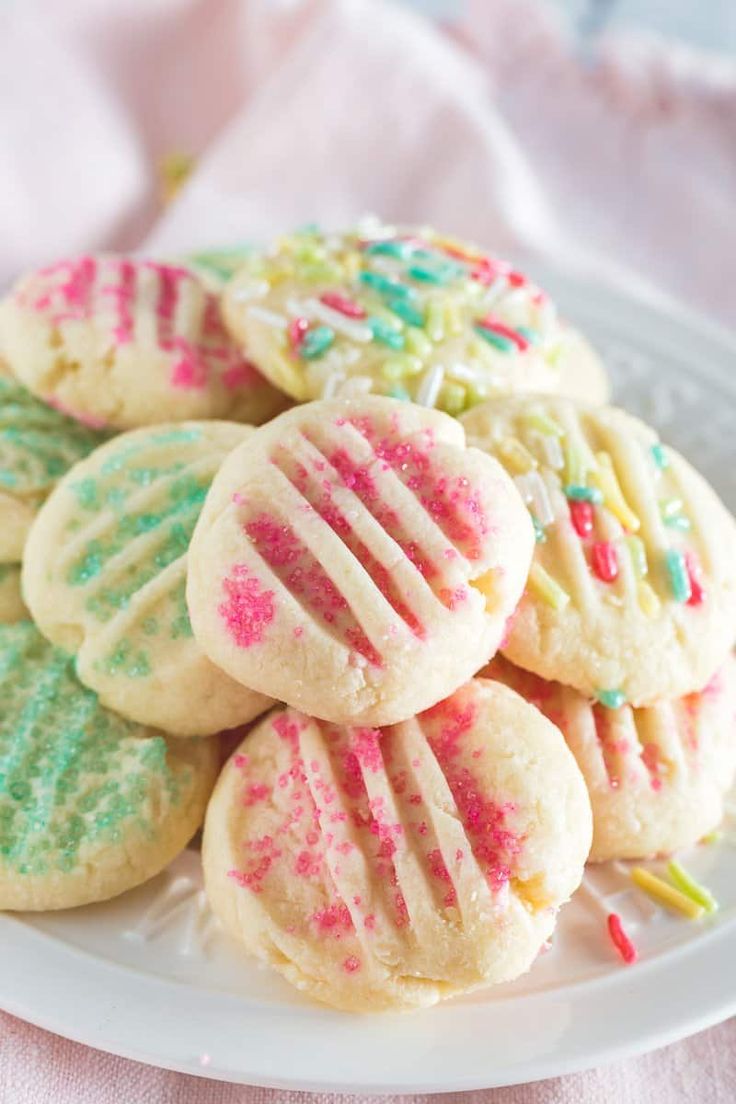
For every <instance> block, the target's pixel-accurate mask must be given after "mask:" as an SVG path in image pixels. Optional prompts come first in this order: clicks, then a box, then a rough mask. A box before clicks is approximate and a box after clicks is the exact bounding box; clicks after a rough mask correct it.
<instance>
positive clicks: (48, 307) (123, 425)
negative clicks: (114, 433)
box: [0, 255, 287, 429]
mask: <svg viewBox="0 0 736 1104" xmlns="http://www.w3.org/2000/svg"><path fill="white" fill-rule="evenodd" d="M0 354H2V355H3V356H4V357H5V358H6V360H7V361H8V363H9V364H10V367H11V369H12V371H13V373H14V374H15V375H16V376H17V377H18V379H19V380H21V381H22V382H23V383H24V384H25V385H26V386H27V387H28V388H30V390H31V391H33V392H34V394H36V395H37V396H39V398H41V399H43V400H44V401H45V402H48V403H51V404H52V405H54V406H56V407H58V408H59V409H60V410H63V411H66V412H67V413H69V414H72V415H73V416H74V417H76V418H78V419H79V420H80V421H84V422H87V423H88V424H90V425H93V426H110V427H114V428H117V429H132V428H135V427H136V426H144V425H151V424H154V423H156V422H167V421H176V422H179V421H185V420H187V419H190V418H230V419H232V420H233V421H239V422H251V423H257V422H262V421H266V420H267V419H268V418H270V417H272V416H273V415H274V414H276V413H277V412H278V411H280V410H283V409H284V407H285V406H286V405H287V401H286V399H285V397H284V396H283V395H282V394H281V393H280V392H278V391H277V390H276V389H275V388H274V387H272V386H271V384H269V383H268V382H267V381H266V380H265V379H264V378H263V376H261V375H260V373H259V372H257V371H256V369H255V368H254V366H253V364H252V363H251V362H250V360H248V358H247V357H245V356H244V355H243V354H242V353H241V352H240V351H239V350H238V348H237V347H236V346H235V344H234V343H233V342H232V340H231V339H230V337H229V335H228V333H227V331H226V329H225V327H224V325H223V322H222V319H221V317H220V304H219V299H218V296H217V295H216V294H215V293H214V292H213V291H212V290H211V289H210V288H209V287H207V286H206V284H205V283H204V282H203V281H202V280H201V279H200V277H199V276H198V275H197V274H196V273H195V272H193V271H192V270H190V269H189V268H187V267H184V266H182V265H174V264H162V263H159V262H158V261H152V260H144V259H140V258H137V257H124V256H114V255H102V256H82V257H75V258H73V259H71V260H66V261H59V262H58V263H56V264H52V265H49V266H48V267H46V268H42V269H39V270H38V271H37V272H33V273H31V274H30V275H28V276H25V277H24V278H23V279H21V280H20V281H19V283H18V284H17V285H16V286H15V288H14V289H13V290H12V292H11V293H10V295H8V296H7V297H6V298H5V300H4V301H3V302H2V303H0Z"/></svg>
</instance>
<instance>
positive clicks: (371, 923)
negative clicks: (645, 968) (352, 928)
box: [363, 912, 376, 931]
mask: <svg viewBox="0 0 736 1104" xmlns="http://www.w3.org/2000/svg"><path fill="white" fill-rule="evenodd" d="M363 927H364V928H366V930H367V931H375V930H376V917H375V915H374V913H372V912H370V913H369V914H368V915H367V916H366V918H365V920H364V921H363Z"/></svg>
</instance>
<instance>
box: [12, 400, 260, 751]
mask: <svg viewBox="0 0 736 1104" xmlns="http://www.w3.org/2000/svg"><path fill="white" fill-rule="evenodd" d="M251 432H252V429H251V428H250V427H249V426H244V425H239V424H236V423H234V422H217V421H210V422H183V423H177V424H169V425H161V426H155V427H147V428H145V429H139V430H133V431H131V432H129V433H124V434H121V435H120V436H119V437H116V438H114V439H113V440H112V441H110V442H108V443H107V444H106V445H104V446H103V447H102V448H100V449H97V450H96V451H95V452H94V453H92V454H91V455H90V456H88V457H87V458H86V459H85V460H83V461H82V462H81V463H80V464H77V465H76V466H75V467H74V468H73V469H72V470H71V471H70V472H69V473H68V474H67V476H66V477H65V478H64V479H63V480H62V481H61V482H60V484H59V486H58V487H57V488H56V490H55V491H54V493H53V494H52V495H51V497H50V498H49V500H48V501H47V502H46V503H45V505H44V507H43V509H42V510H41V511H40V513H39V515H38V518H37V519H36V521H35V523H34V525H33V527H32V530H31V533H30V535H29V538H28V542H27V548H26V555H25V560H24V566H23V589H24V594H25V598H26V601H27V603H28V606H29V609H30V610H31V613H32V615H33V617H34V619H35V621H36V624H37V625H38V627H39V629H40V630H41V632H42V633H44V635H45V636H47V637H48V639H49V640H50V641H52V643H55V644H58V645H59V646H60V647H63V648H65V649H66V650H67V651H68V652H70V653H72V654H73V655H75V656H76V670H77V675H78V677H79V679H80V680H81V682H82V683H84V685H85V686H87V687H89V688H90V689H92V690H94V691H95V692H96V693H98V694H99V696H100V700H101V701H102V702H103V704H104V705H106V706H108V707H109V708H110V709H114V710H116V711H117V712H118V713H120V714H122V715H123V716H124V717H128V718H129V719H130V720H133V721H139V722H140V723H142V724H151V725H154V726H155V727H156V728H160V729H163V730H164V731H165V732H168V733H170V734H173V735H177V736H199V735H209V734H211V733H213V732H218V731H219V730H220V729H223V728H234V727H236V726H238V725H241V724H245V723H246V722H248V721H250V720H252V719H253V718H254V717H256V716H257V715H258V714H259V713H262V712H263V710H264V709H266V708H267V707H268V705H269V700H268V699H267V698H265V697H263V696H262V695H261V694H256V693H254V692H253V691H251V690H249V689H247V688H246V687H245V686H243V685H242V684H240V683H238V682H236V681H234V680H233V679H231V678H230V677H229V676H228V675H226V674H225V673H224V672H223V671H221V670H220V669H219V668H218V667H216V666H215V665H214V664H213V663H211V662H210V660H209V659H207V658H206V656H205V655H204V653H203V652H202V650H201V649H200V647H199V645H198V644H197V642H196V641H195V639H194V636H193V635H192V629H191V626H190V623H189V614H188V611H187V605H186V598H185V584H186V570H187V552H188V548H189V540H190V537H191V535H192V531H193V529H194V525H195V523H196V521H197V518H198V517H199V514H200V511H201V509H202V505H203V503H204V500H205V497H206V495H207V492H208V490H209V486H210V483H211V481H212V478H213V476H214V475H215V473H216V472H217V470H218V468H219V467H220V464H221V463H222V461H223V459H224V458H225V457H226V456H227V454H228V453H229V452H230V451H231V450H232V449H233V448H234V447H235V446H236V445H238V444H240V443H241V442H242V441H243V440H244V439H245V438H246V437H247V436H249V434H250V433H251Z"/></svg>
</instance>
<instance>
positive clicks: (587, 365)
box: [557, 326, 611, 405]
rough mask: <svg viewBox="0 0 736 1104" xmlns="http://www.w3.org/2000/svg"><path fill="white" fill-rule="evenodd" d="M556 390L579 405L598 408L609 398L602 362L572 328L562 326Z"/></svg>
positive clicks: (591, 347) (607, 380)
mask: <svg viewBox="0 0 736 1104" xmlns="http://www.w3.org/2000/svg"><path fill="white" fill-rule="evenodd" d="M557 366H558V368H559V372H560V376H559V385H558V388H557V390H558V391H559V392H560V394H562V395H568V396H571V397H572V398H574V399H576V400H578V401H579V402H587V403H594V404H595V405H600V404H601V403H607V402H608V401H609V399H610V397H611V384H610V381H609V379H608V373H607V372H606V369H605V367H604V364H603V361H602V360H601V358H600V357H599V355H598V353H597V352H596V351H595V349H594V348H593V346H592V345H591V344H590V342H589V341H588V339H587V338H586V337H584V336H583V334H581V333H580V330H576V329H575V328H574V327H572V326H564V327H563V334H562V339H561V342H560V352H559V354H558V356H557Z"/></svg>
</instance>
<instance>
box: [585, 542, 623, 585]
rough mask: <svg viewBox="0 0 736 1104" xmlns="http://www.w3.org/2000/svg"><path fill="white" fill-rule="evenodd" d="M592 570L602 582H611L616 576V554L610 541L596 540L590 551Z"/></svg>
mask: <svg viewBox="0 0 736 1104" xmlns="http://www.w3.org/2000/svg"><path fill="white" fill-rule="evenodd" d="M591 556H592V562H593V571H594V572H595V574H596V575H597V576H598V578H599V579H600V580H601V582H604V583H612V582H614V581H615V580H616V579H617V578H618V556H617V555H616V549H615V548H614V546H613V545H612V544H611V542H610V541H596V542H595V544H594V545H593V550H592V553H591Z"/></svg>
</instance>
